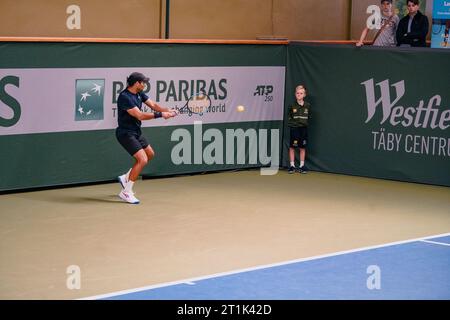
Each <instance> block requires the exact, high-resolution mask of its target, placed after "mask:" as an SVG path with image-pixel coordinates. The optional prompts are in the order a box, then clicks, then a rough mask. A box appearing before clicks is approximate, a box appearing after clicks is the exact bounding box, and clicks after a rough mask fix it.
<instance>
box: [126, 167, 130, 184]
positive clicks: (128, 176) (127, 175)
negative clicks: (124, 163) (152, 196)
mask: <svg viewBox="0 0 450 320" xmlns="http://www.w3.org/2000/svg"><path fill="white" fill-rule="evenodd" d="M130 172H131V168H130V170H128V172H127V173H125V178H126V179H127V181H128V180H130Z"/></svg>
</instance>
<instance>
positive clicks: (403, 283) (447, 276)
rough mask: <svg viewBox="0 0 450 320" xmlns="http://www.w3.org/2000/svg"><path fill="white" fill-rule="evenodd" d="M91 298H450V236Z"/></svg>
mask: <svg viewBox="0 0 450 320" xmlns="http://www.w3.org/2000/svg"><path fill="white" fill-rule="evenodd" d="M87 299H115V300H141V299H148V300H244V299H245V300H249V299H250V300H281V299H282V300H300V299H319V300H328V299H333V300H335V299H346V300H347V299H351V300H360V299H364V300H379V299H395V300H397V299H424V300H428V299H437V300H448V299H450V234H443V235H437V236H433V237H427V238H419V239H412V240H407V241H401V242H395V243H389V244H384V245H379V246H373V247H366V248H361V249H356V250H350V251H344V252H337V253H333V254H329V255H324V256H316V257H310V258H305V259H299V260H294V261H288V262H284V263H279V264H273V265H266V266H259V267H255V268H252V269H245V270H237V271H233V272H229V273H226V274H216V275H210V276H206V277H202V278H197V279H188V280H183V281H178V282H173V283H166V284H161V285H155V286H149V287H145V288H137V289H132V290H127V291H121V292H116V293H111V294H106V295H101V296H95V297H89V298H87Z"/></svg>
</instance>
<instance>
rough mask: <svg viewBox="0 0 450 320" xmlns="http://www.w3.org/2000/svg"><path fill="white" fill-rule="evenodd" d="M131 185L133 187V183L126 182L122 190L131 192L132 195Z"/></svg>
mask: <svg viewBox="0 0 450 320" xmlns="http://www.w3.org/2000/svg"><path fill="white" fill-rule="evenodd" d="M133 185H134V181H131V180H128V181H127V183H126V184H125V188H124V190H125V191H126V192H131V193H133Z"/></svg>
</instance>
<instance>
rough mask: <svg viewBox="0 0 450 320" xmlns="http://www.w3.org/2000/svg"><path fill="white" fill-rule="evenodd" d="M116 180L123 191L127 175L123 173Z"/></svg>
mask: <svg viewBox="0 0 450 320" xmlns="http://www.w3.org/2000/svg"><path fill="white" fill-rule="evenodd" d="M117 180H119V183H120V185H121V186H122V189H125V184H126V183H127V174H126V173H125V174H123V175H121V176H118V177H117Z"/></svg>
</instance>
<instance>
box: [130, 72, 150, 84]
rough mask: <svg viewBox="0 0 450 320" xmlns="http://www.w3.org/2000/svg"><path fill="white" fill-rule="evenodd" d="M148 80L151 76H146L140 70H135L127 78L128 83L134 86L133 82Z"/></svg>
mask: <svg viewBox="0 0 450 320" xmlns="http://www.w3.org/2000/svg"><path fill="white" fill-rule="evenodd" d="M148 80H149V78H147V77H146V76H144V75H143V74H142V73H140V72H133V73H132V74H130V75H129V77H128V78H127V83H128V85H129V86H132V85H133V84H135V83H136V82H138V81H148Z"/></svg>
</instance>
